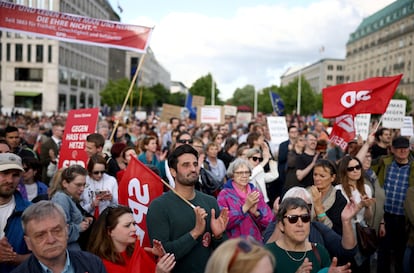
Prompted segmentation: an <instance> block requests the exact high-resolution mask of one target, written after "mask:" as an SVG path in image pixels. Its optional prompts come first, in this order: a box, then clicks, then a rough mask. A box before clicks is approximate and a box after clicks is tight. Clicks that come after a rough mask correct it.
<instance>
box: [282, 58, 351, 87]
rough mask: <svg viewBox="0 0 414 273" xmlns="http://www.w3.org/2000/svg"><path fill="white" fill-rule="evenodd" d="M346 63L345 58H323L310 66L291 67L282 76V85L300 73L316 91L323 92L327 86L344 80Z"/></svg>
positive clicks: (291, 80)
mask: <svg viewBox="0 0 414 273" xmlns="http://www.w3.org/2000/svg"><path fill="white" fill-rule="evenodd" d="M344 63H345V60H343V59H322V60H319V61H318V62H316V63H313V64H311V65H308V66H304V67H299V68H290V69H288V70H287V71H286V72H285V73H284V74H283V75H282V76H281V77H280V85H281V86H286V85H288V84H289V83H291V82H293V81H294V80H295V79H296V78H298V77H299V75H300V76H301V77H303V78H305V79H306V81H308V82H309V84H310V86H311V87H312V89H313V91H314V92H315V93H321V92H322V89H323V88H325V87H329V86H332V85H337V84H340V83H343V82H344V73H345V68H344Z"/></svg>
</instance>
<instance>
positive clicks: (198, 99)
mask: <svg viewBox="0 0 414 273" xmlns="http://www.w3.org/2000/svg"><path fill="white" fill-rule="evenodd" d="M205 102H206V98H205V97H203V96H195V95H194V96H193V101H192V103H191V106H192V107H197V108H198V107H201V106H204V105H205V104H206V103H205Z"/></svg>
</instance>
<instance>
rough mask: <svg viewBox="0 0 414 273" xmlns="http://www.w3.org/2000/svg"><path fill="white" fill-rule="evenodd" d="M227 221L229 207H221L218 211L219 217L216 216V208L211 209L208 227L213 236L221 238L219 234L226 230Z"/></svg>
mask: <svg viewBox="0 0 414 273" xmlns="http://www.w3.org/2000/svg"><path fill="white" fill-rule="evenodd" d="M228 222H229V209H228V208H223V209H222V210H221V211H220V215H219V217H217V218H216V210H215V209H211V219H210V228H211V231H212V232H213V235H214V237H216V238H221V235H222V234H223V232H224V231H225V230H226V227H227V223H228Z"/></svg>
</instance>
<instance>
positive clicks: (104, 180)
mask: <svg viewBox="0 0 414 273" xmlns="http://www.w3.org/2000/svg"><path fill="white" fill-rule="evenodd" d="M106 167H107V165H106V160H105V158H104V157H103V156H101V155H93V156H91V158H90V159H89V161H88V166H87V170H88V176H87V177H86V187H85V191H84V192H83V193H82V196H81V206H82V207H83V208H84V209H85V210H86V211H87V212H88V213H90V214H92V215H94V216H95V217H96V218H98V215H99V214H100V213H102V211H103V210H104V209H105V208H106V207H108V206H113V205H117V204H118V182H117V181H116V179H115V178H114V177H113V176H110V175H109V174H107V173H105V171H106Z"/></svg>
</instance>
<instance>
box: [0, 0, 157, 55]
mask: <svg viewBox="0 0 414 273" xmlns="http://www.w3.org/2000/svg"><path fill="white" fill-rule="evenodd" d="M0 30H4V31H11V32H22V33H26V34H33V35H36V36H41V37H46V38H51V39H56V40H60V41H66V42H74V43H82V44H91V45H98V46H103V47H113V48H118V49H124V50H132V51H136V52H140V53H145V52H146V49H147V47H148V44H149V40H150V37H151V33H152V30H153V28H151V27H145V26H137V25H128V24H122V23H120V22H116V21H109V20H100V19H96V18H89V17H84V16H79V15H74V14H68V13H60V12H57V11H51V10H43V9H36V8H31V7H28V6H22V5H16V4H13V3H10V2H3V1H0Z"/></svg>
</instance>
